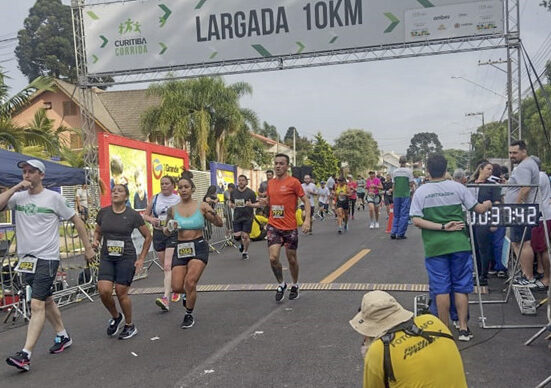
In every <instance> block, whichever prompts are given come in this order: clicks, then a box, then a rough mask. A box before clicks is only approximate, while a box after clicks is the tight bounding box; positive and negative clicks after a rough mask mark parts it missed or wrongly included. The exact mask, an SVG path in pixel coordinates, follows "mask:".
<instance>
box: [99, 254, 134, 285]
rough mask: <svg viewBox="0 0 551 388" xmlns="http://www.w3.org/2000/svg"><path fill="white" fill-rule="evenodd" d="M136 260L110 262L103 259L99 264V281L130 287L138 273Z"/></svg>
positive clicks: (125, 259)
mask: <svg viewBox="0 0 551 388" xmlns="http://www.w3.org/2000/svg"><path fill="white" fill-rule="evenodd" d="M135 262H136V259H135V258H124V257H123V258H120V259H117V260H109V259H105V258H103V257H102V258H101V260H100V262H99V272H98V280H107V281H109V282H113V283H116V284H120V285H122V286H130V285H131V284H132V280H133V279H134V274H135V273H136V267H135V266H134V263H135Z"/></svg>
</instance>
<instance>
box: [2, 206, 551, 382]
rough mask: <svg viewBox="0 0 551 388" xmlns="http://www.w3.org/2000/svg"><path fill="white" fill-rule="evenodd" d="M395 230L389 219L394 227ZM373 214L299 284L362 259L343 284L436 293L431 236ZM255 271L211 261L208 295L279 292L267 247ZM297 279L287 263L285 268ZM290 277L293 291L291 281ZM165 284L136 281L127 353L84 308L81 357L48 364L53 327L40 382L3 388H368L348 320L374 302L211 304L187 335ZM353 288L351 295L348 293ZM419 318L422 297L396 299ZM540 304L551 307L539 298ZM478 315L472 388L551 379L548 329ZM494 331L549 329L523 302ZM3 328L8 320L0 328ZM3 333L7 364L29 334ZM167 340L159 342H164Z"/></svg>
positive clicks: (312, 298)
mask: <svg viewBox="0 0 551 388" xmlns="http://www.w3.org/2000/svg"><path fill="white" fill-rule="evenodd" d="M383 218H384V217H383ZM367 226H368V224H367V215H366V213H363V212H362V213H360V214H359V215H358V216H357V219H356V220H355V221H351V227H350V231H349V232H347V233H345V234H343V235H340V236H339V235H337V233H336V227H335V226H334V223H333V222H332V221H329V220H327V221H325V222H318V223H316V224H315V225H314V234H313V235H312V236H303V235H301V237H300V245H299V262H300V280H301V282H303V283H318V282H320V281H321V280H322V279H324V278H325V277H326V276H328V275H329V274H331V273H333V271H335V270H336V269H337V268H339V267H340V266H341V265H343V264H344V263H346V262H347V261H348V260H349V259H350V258H351V257H353V256H355V255H356V254H357V253H358V252H359V251H361V250H362V249H369V250H370V251H369V253H368V254H367V255H365V256H364V257H363V258H362V259H360V260H359V261H358V262H357V263H356V264H354V265H353V266H351V267H350V268H349V269H348V270H346V271H344V272H343V273H342V275H340V276H339V277H338V278H337V279H336V280H335V283H345V284H346V283H362V284H368V283H369V284H370V285H371V286H372V287H373V285H374V284H375V285H382V286H381V287H384V285H385V284H387V283H393V284H394V283H400V284H426V282H427V278H426V274H425V270H424V264H423V252H422V245H421V240H420V233H419V231H418V230H415V229H414V228H413V227H412V226H410V228H409V231H408V236H409V238H408V239H407V240H404V241H391V240H389V238H388V234H385V233H384V228H383V225H381V229H379V230H369V229H368V227H367ZM250 254H251V259H250V260H249V261H245V262H244V261H241V260H240V256H239V253H238V251H237V250H236V249H235V248H225V249H224V250H222V252H221V254H219V255H217V254H211V256H210V261H209V265H208V267H207V269H206V270H205V273H204V275H203V277H202V279H201V281H200V284H201V285H214V284H217V285H236V284H242V285H256V284H271V283H273V284H274V287H273V288H274V289H275V283H274V280H273V275H272V272H271V270H270V267H269V263H268V257H267V249H266V243H265V242H256V243H253V245H252V247H251V249H250ZM283 263H284V267H285V268H286V262H285V259H283ZM285 276H286V278H287V280H288V281H290V276H289V273H288V271H287V270H286V271H285ZM161 284H162V274H161V272H160V270H158V269H157V268H156V267H155V266H153V267H152V269H151V271H150V274H149V277H148V278H147V279H143V280H139V281H136V282H135V283H134V284H133V287H134V288H135V289H136V294H135V295H132V301H133V306H134V322H135V323H136V326H137V328H138V330H139V334H138V335H137V336H136V337H134V338H132V339H130V340H128V341H120V340H117V339H113V338H108V337H107V336H106V335H105V330H106V326H107V320H108V318H109V316H108V314H107V312H106V310H105V309H104V308H103V306H102V305H101V302H100V301H99V300H98V299H97V298H95V299H96V300H95V302H94V303H91V302H87V301H83V302H81V303H78V304H75V305H71V306H69V307H66V308H63V310H62V314H63V318H64V322H65V325H66V327H67V329H68V331H69V333H70V334H71V336H72V337H73V346H72V347H70V348H69V349H68V350H67V351H66V352H64V353H62V354H59V355H51V354H48V350H47V349H48V348H49V346H50V345H51V341H52V338H53V336H54V333H53V330H52V328H51V327H49V326H48V324H46V326H45V329H44V332H43V335H42V337H41V338H40V340H39V342H38V344H37V346H36V348H35V350H34V352H33V358H32V365H31V371H30V372H28V373H19V372H17V371H16V370H15V369H14V368H10V367H8V366H7V365H5V364H2V365H4V366H1V367H0V386H1V387H3V388H7V387H23V386H27V387H33V386H42V387H77V386H78V387H83V388H84V387H97V386H103V387H129V386H138V387H358V386H361V378H362V360H361V356H360V344H361V343H360V342H361V338H360V336H359V335H358V334H357V333H356V332H354V331H353V330H352V328H351V327H350V326H349V324H348V320H349V319H350V318H351V317H352V316H353V315H354V314H355V313H356V310H357V308H358V306H359V304H360V301H361V297H362V295H363V293H364V292H365V291H353V290H339V291H327V290H312V291H303V292H302V293H301V296H300V299H299V300H296V301H289V300H288V299H287V298H286V299H285V301H284V302H283V303H280V304H277V303H275V301H274V293H275V291H274V290H273V289H270V290H266V291H220V292H201V293H200V294H199V297H198V302H197V305H196V308H195V318H196V324H195V326H194V327H193V328H192V329H189V330H182V329H180V322H181V320H182V318H183V308H182V306H181V304H176V305H172V309H171V311H170V312H168V313H161V312H160V311H159V309H158V307H156V306H155V304H154V300H155V298H156V297H157V296H158V295H156V294H139V293H140V292H142V291H147V290H146V289H150V288H151V287H160V286H161ZM343 288H346V287H343ZM501 288H502V286H501V284H499V283H498V280H497V279H491V283H490V294H489V295H484V298H487V299H490V298H499V297H500V296H501V292H500V289H501ZM391 293H392V294H393V295H394V296H395V297H396V298H397V299H398V301H400V302H401V303H402V304H403V306H404V307H406V308H408V309H413V299H414V296H415V295H417V294H419V292H396V291H392V292H391ZM536 296H537V297H538V298H541V297H543V295H536ZM477 307H478V306H476V305H472V306H471V329H472V330H473V332H474V335H475V337H474V339H473V340H472V341H471V342H470V343H467V344H465V343H460V344H459V347H460V349H461V354H462V357H463V362H464V365H465V370H466V373H467V381H468V383H469V386H470V387H500V388H501V387H533V386H536V384H537V383H538V382H540V381H542V380H544V379H545V378H546V377H547V376H548V375H549V374H550V373H551V353H550V352H549V350H548V348H547V341H545V340H544V339H543V336H542V337H540V338H539V339H538V340H536V341H535V342H534V343H533V344H532V345H531V346H529V347H526V346H523V342H524V341H525V340H526V339H528V338H529V337H530V336H532V335H533V334H534V333H535V332H536V331H537V329H514V330H511V329H508V330H501V331H497V330H483V329H481V328H479V327H478V324H477V317H478V316H479V311H478V309H477ZM485 312H486V315H487V318H488V323H489V324H500V323H502V322H504V323H508V324H515V323H520V324H541V325H543V324H544V323H545V314H544V311H543V310H541V309H540V310H538V314H537V315H536V316H522V315H520V313H519V309H518V307H517V305H516V302H515V300H514V298H512V299H511V300H510V301H509V303H508V304H506V305H503V304H502V305H485ZM0 317H1V316H0ZM5 329H6V327H4V328H3V330H2V332H1V333H0V349H1V351H2V354H3V355H8V354H10V353H12V352H15V351H17V350H19V349H20V347H21V346H22V344H23V343H24V338H25V332H26V327H25V326H20V327H14V328H11V329H9V330H5ZM155 337H158V339H155Z"/></svg>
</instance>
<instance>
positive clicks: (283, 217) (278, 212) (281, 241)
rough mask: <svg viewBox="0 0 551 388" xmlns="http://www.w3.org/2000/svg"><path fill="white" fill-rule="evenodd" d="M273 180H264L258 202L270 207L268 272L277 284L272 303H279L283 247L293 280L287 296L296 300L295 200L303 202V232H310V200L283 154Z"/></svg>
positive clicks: (282, 290) (282, 289)
mask: <svg viewBox="0 0 551 388" xmlns="http://www.w3.org/2000/svg"><path fill="white" fill-rule="evenodd" d="M274 163H275V168H274V170H275V174H276V176H275V178H274V179H271V180H270V181H268V190H267V197H266V198H262V199H260V202H261V204H263V205H265V206H269V207H270V216H269V220H268V228H267V231H268V234H267V237H268V251H269V254H270V264H271V266H272V271H273V272H274V275H275V277H276V279H277V281H278V282H279V285H278V287H277V291H276V295H275V300H276V302H280V301H282V300H283V298H284V295H285V290H286V289H287V283H285V281H284V280H283V268H282V266H281V263H280V262H279V255H280V252H281V247H282V246H285V253H286V255H287V261H288V262H289V270H290V272H291V277H292V278H293V284H292V285H291V290H290V293H289V299H290V300H294V299H298V297H299V293H298V288H299V286H298V260H297V248H298V230H297V220H296V215H295V213H296V210H297V202H298V201H297V200H298V198H300V199H301V200H302V202H303V203H304V210H305V221H304V223H303V224H302V230H303V232H305V233H307V232H308V231H309V230H310V212H311V208H310V201H309V200H308V199H307V198H306V196H305V195H304V191H303V190H302V186H301V184H300V182H299V180H298V179H296V178H294V177H292V176H289V175H288V174H287V170H288V169H289V157H288V156H287V155H285V154H277V155H276V156H275V162H274Z"/></svg>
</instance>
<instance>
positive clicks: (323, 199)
mask: <svg viewBox="0 0 551 388" xmlns="http://www.w3.org/2000/svg"><path fill="white" fill-rule="evenodd" d="M320 185H321V187H320V188H319V189H318V206H319V213H320V216H321V218H322V219H324V218H325V214H327V212H328V211H329V197H330V195H331V192H330V191H329V189H328V188H327V186H326V185H325V182H324V181H321V182H320Z"/></svg>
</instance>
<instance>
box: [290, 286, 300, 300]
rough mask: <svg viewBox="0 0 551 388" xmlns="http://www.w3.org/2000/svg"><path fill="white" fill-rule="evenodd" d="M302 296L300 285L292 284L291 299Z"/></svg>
mask: <svg viewBox="0 0 551 388" xmlns="http://www.w3.org/2000/svg"><path fill="white" fill-rule="evenodd" d="M299 297H300V295H299V293H298V286H292V287H291V291H290V292H289V300H295V299H298V298H299Z"/></svg>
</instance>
